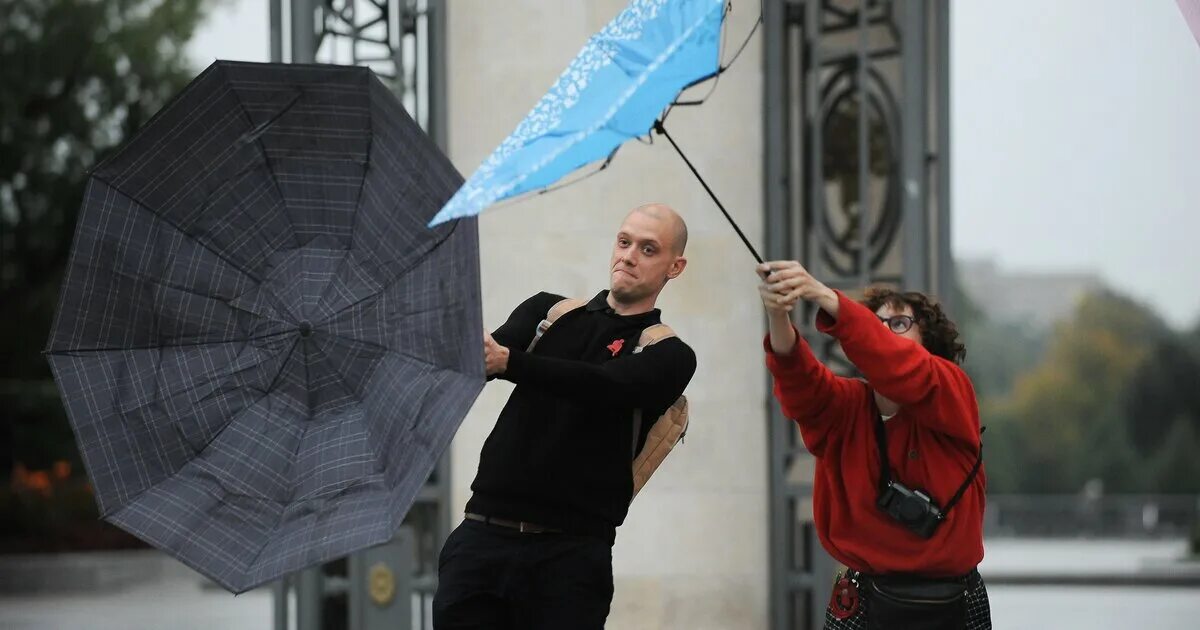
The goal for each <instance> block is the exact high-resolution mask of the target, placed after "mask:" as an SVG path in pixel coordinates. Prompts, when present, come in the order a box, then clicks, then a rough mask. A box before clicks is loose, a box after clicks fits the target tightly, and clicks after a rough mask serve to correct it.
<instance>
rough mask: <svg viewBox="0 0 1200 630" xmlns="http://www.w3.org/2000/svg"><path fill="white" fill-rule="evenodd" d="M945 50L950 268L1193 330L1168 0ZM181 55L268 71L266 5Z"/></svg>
mask: <svg viewBox="0 0 1200 630" xmlns="http://www.w3.org/2000/svg"><path fill="white" fill-rule="evenodd" d="M450 1H451V2H462V1H464V0H450ZM547 1H559V0H547ZM951 39H952V43H951V66H952V83H951V90H952V94H951V98H952V100H953V105H952V108H953V111H952V121H951V122H952V128H951V141H952V143H953V150H952V164H951V167H952V169H953V202H954V216H953V226H954V230H953V246H954V251H955V255H956V256H958V257H960V258H988V257H990V258H993V259H995V260H996V261H997V262H998V263H999V264H1000V265H1001V267H1002V268H1005V269H1010V270H1019V271H1030V270H1070V271H1095V272H1098V273H1100V274H1101V276H1102V277H1103V278H1104V279H1105V280H1107V281H1108V282H1109V283H1111V284H1112V285H1113V286H1114V287H1116V288H1117V289H1119V290H1121V291H1122V292H1125V293H1128V294H1131V295H1133V296H1135V297H1137V298H1139V299H1141V300H1143V301H1145V302H1148V303H1150V304H1152V305H1153V306H1155V307H1156V308H1157V309H1159V311H1160V312H1161V313H1162V314H1163V315H1164V316H1165V317H1166V318H1167V320H1168V321H1170V322H1171V323H1173V324H1175V325H1177V326H1190V325H1193V324H1195V323H1197V321H1198V320H1200V45H1198V44H1197V42H1196V40H1195V39H1194V38H1193V37H1192V35H1191V33H1190V32H1189V31H1188V28H1187V24H1186V23H1185V22H1184V20H1183V17H1182V15H1181V14H1180V12H1179V8H1178V7H1177V6H1176V3H1175V0H970V1H966V2H954V3H953V7H952V33H951ZM191 53H192V56H193V58H194V59H195V60H196V65H197V67H198V68H200V67H203V66H205V65H207V64H208V63H209V62H211V61H212V60H213V59H215V58H222V59H241V60H248V61H266V60H267V58H268V54H269V51H268V20H267V0H224V4H223V5H220V6H219V8H218V10H217V11H216V12H215V13H214V14H213V16H212V18H211V19H210V20H209V22H208V23H207V24H206V25H205V26H204V28H202V29H201V31H200V32H199V33H198V34H197V36H196V38H195V40H193V42H192V45H191ZM567 61H569V60H566V59H564V60H563V63H564V64H565V63H566V62H567Z"/></svg>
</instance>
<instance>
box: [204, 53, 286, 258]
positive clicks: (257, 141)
mask: <svg viewBox="0 0 1200 630" xmlns="http://www.w3.org/2000/svg"><path fill="white" fill-rule="evenodd" d="M224 69H225V67H224V66H222V70H224ZM225 80H226V81H227V82H229V83H230V84H232V83H233V82H232V81H231V80H230V79H229V75H228V73H226V75H225ZM230 91H231V92H233V97H234V98H235V99H237V103H238V107H240V108H241V109H242V115H243V116H245V118H246V122H247V123H249V124H250V131H248V132H247V134H250V135H252V136H253V139H254V146H256V147H258V151H259V153H260V154H261V156H262V160H263V164H265V165H266V166H267V172H268V173H270V174H271V183H272V184H274V185H275V193H276V194H277V195H279V203H281V204H283V218H284V219H285V220H286V221H287V224H288V228H289V229H290V230H291V232H292V242H293V243H295V244H296V247H300V233H299V232H297V231H296V225H295V224H294V223H292V214H291V212H289V209H288V202H287V197H284V196H283V189H282V188H280V186H279V176H277V175H276V174H275V166H274V165H273V164H271V158H270V156H268V155H267V148H266V147H265V146H264V145H263V143H262V134H263V133H264V132H266V130H267V128H268V127H270V126H271V125H273V124H275V122H276V121H278V120H279V118H280V117H282V116H283V115H284V114H286V113H287V112H288V110H290V109H291V108H292V106H293V105H295V104H296V103H297V102H298V101H299V100H300V97H301V96H303V95H304V92H303V91H299V90H298V91H297V92H296V96H294V97H293V98H292V100H290V101H288V104H287V105H285V106H284V107H283V109H282V110H280V111H278V112H276V113H275V114H273V115H272V116H271V118H270V119H269V120H267V121H266V122H264V123H263V124H261V125H257V126H256V125H255V124H254V118H252V117H251V116H250V110H248V109H246V103H245V101H243V100H242V95H241V94H239V93H238V91H237V90H236V89H234V90H230ZM243 137H245V136H243Z"/></svg>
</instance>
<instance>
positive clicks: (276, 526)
mask: <svg viewBox="0 0 1200 630" xmlns="http://www.w3.org/2000/svg"><path fill="white" fill-rule="evenodd" d="M299 342H300V338H299V337H297V338H296V344H293V345H292V350H293V351H294V350H295V349H296V345H298V344H299ZM288 359H289V360H290V359H291V354H290V353H289V354H288ZM286 363H287V362H286V361H285V362H284V364H285V365H286ZM282 374H283V370H280V371H279V375H282ZM279 375H277V376H276V379H278V378H279ZM304 378H305V381H307V380H308V361H305V362H304ZM306 385H307V383H306ZM272 387H274V384H273V383H272ZM305 389H306V390H307V389H308V387H305ZM308 409H309V413H310V414H311V413H312V404H311V402H310V403H309V407H308ZM314 424H316V423H315V422H313V421H312V418H311V417H310V418H309V421H308V422H306V423H305V424H304V430H303V431H301V432H300V438H299V439H298V440H296V448H294V449H292V457H291V459H290V460H288V472H287V474H285V475H283V478H284V479H287V478H288V477H290V476H291V474H292V471H293V470H294V469H295V467H296V458H297V457H299V456H300V447H301V446H303V445H304V438H306V437H308V430H309V429H310V428H312V425H314ZM291 490H292V492H291V495H290V496H289V497H288V500H287V501H286V502H283V504H282V507H281V508H280V510H279V516H278V517H276V519H275V524H274V525H272V526H271V530H270V533H269V534H267V537H266V541H265V542H263V546H262V547H259V548H258V551H257V552H256V553H255V554H254V557H253V558H251V559H250V562H247V563H246V569H247V571H249V569H250V568H251V567H253V566H254V565H255V564H256V563H257V562H258V559H259V558H261V557H262V553H263V552H264V551H266V549H267V547H269V546H270V545H271V537H272V536H274V535H275V532H276V530H278V529H279V525H280V524H281V523H283V515H284V514H286V513H287V508H288V506H289V505H291V503H292V500H293V499H294V497H295V496H296V485H295V484H294V483H293V484H292V489H291Z"/></svg>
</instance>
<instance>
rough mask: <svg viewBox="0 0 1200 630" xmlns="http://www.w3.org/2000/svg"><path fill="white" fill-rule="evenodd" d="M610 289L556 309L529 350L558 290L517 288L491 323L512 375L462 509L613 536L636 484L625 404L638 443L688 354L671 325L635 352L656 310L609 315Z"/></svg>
mask: <svg viewBox="0 0 1200 630" xmlns="http://www.w3.org/2000/svg"><path fill="white" fill-rule="evenodd" d="M607 297H608V292H607V291H601V292H600V293H599V294H598V295H597V296H596V297H595V298H593V299H592V300H591V301H590V302H589V303H588V304H587V306H585V307H582V308H578V309H576V310H574V311H571V312H569V313H567V314H565V315H563V316H562V317H561V318H559V320H558V321H557V322H555V323H554V325H553V326H551V327H550V329H549V330H548V331H547V332H546V334H545V335H543V336H542V339H541V340H540V341H538V345H537V347H536V348H534V350H533V352H532V353H526V352H525V348H527V347H528V346H529V342H530V341H531V340H532V339H533V336H534V333H535V331H536V329H537V325H538V322H540V321H541V320H542V319H544V318H545V317H546V313H547V311H549V310H550V307H551V306H553V305H554V304H555V303H556V302H558V301H559V300H561V299H562V297H561V296H557V295H552V294H550V293H539V294H537V295H535V296H533V297H531V298H529V299H528V300H525V302H524V303H522V304H521V305H520V306H518V307H517V308H516V310H514V311H513V312H512V315H510V316H509V318H508V321H507V322H505V323H504V325H503V326H501V327H500V328H498V329H497V330H496V331H495V332H493V333H492V336H493V337H494V338H495V339H496V342H497V343H499V344H500V345H503V346H505V347H507V348H508V349H509V352H510V355H509V358H508V367H507V369H506V370H505V372H504V373H503V374H501V375H500V376H499V378H503V379H505V380H509V381H512V382H513V383H515V384H516V386H517V387H516V389H514V390H513V393H512V395H511V396H510V397H509V399H508V403H507V404H505V406H504V409H503V411H501V412H500V417H499V418H498V419H497V420H496V426H495V428H493V429H492V433H491V435H489V436H488V439H487V441H486V442H485V443H484V445H483V452H482V453H481V454H480V458H479V472H478V473H477V474H476V476H475V482H474V483H472V484H471V490H472V491H473V492H474V494H473V496H472V497H471V500H470V501H469V502H468V503H467V511H468V512H472V513H476V514H483V515H486V516H492V517H496V518H505V519H511V520H520V521H527V522H530V523H536V524H538V525H542V526H545V527H556V528H560V529H563V530H564V531H567V532H571V533H578V534H589V535H595V536H599V537H602V538H605V539H607V540H608V541H609V542H612V541H613V540H614V538H615V535H616V527H617V526H618V525H620V524H621V523H622V522H623V521H624V520H625V515H626V513H627V512H628V510H629V502H630V500H631V498H632V495H633V475H632V472H631V465H632V460H633V411H634V409H636V408H641V409H643V415H644V417H645V418H646V420H645V421H644V422H643V429H642V435H641V436H639V448H640V441H641V440H644V439H645V432H646V431H647V430H649V427H650V425H651V424H652V423H653V421H654V419H656V418H658V416H660V415H661V414H662V413H663V412H664V411H666V409H667V407H669V406H670V405H671V403H673V402H675V399H676V398H678V397H679V396H680V395H681V394H682V393H683V390H684V388H685V387H687V384H688V381H690V380H691V378H692V374H693V373H695V371H696V355H695V353H693V352H692V349H691V348H690V347H688V345H687V344H685V343H683V341H681V340H680V339H679V338H677V337H673V338H670V339H664V340H663V341H660V342H659V343H656V344H654V345H652V346H649V347H648V348H646V349H645V350H643V351H642V352H640V353H638V354H634V352H633V349H634V347H636V346H637V342H638V337H640V336H641V333H642V330H644V329H646V328H648V327H650V326H652V325H654V324H657V323H659V321H660V320H659V311H658V309H655V310H653V311H650V312H648V313H642V314H639V315H629V316H621V315H617V314H616V313H614V312H613V311H612V309H610V308H609V306H608V302H607ZM617 340H621V342H620V344H615V343H614V342H617ZM614 349H615V352H614Z"/></svg>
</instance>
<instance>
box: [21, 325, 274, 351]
mask: <svg viewBox="0 0 1200 630" xmlns="http://www.w3.org/2000/svg"><path fill="white" fill-rule="evenodd" d="M289 334H296V331H294V330H281V331H279V332H273V333H267V334H265V335H258V336H255V337H245V338H239V339H211V340H204V341H189V342H187V343H156V344H153V345H148V346H113V347H107V348H59V349H57V350H46V351H45V352H43V353H42V354H44V355H47V356H71V355H73V354H81V353H85V352H87V353H91V352H125V351H127V350H163V349H166V348H190V347H194V346H211V345H216V344H223V343H248V342H251V341H258V340H262V339H270V338H272V337H279V336H282V335H289Z"/></svg>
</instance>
